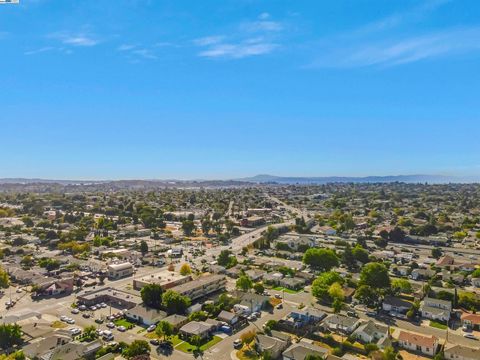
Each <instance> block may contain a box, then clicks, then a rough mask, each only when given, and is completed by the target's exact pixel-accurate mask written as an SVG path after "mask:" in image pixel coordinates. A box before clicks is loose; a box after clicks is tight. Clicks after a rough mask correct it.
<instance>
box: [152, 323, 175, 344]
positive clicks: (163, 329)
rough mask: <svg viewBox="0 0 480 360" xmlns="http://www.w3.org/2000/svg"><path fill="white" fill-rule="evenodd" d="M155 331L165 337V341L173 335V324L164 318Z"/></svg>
mask: <svg viewBox="0 0 480 360" xmlns="http://www.w3.org/2000/svg"><path fill="white" fill-rule="evenodd" d="M155 333H156V334H157V335H158V336H160V337H163V340H164V341H165V340H166V339H167V338H168V337H170V336H172V335H173V325H172V324H170V323H169V322H168V321H163V320H162V321H160V322H159V323H158V324H157V328H156V329H155Z"/></svg>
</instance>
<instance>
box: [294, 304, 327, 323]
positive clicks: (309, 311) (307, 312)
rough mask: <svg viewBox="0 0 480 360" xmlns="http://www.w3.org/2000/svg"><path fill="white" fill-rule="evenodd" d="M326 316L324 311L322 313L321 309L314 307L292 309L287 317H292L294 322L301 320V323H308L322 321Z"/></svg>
mask: <svg viewBox="0 0 480 360" xmlns="http://www.w3.org/2000/svg"><path fill="white" fill-rule="evenodd" d="M326 316H327V314H326V313H324V312H323V311H321V310H317V309H314V308H308V307H307V308H304V309H301V310H300V309H299V310H293V311H292V312H291V313H290V314H289V317H291V318H292V319H294V320H295V321H296V322H301V323H303V324H309V323H317V322H320V321H322V320H323V319H324V318H325V317H326Z"/></svg>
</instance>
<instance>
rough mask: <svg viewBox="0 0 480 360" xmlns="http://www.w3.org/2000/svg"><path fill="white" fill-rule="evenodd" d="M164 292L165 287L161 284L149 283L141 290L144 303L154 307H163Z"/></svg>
mask: <svg viewBox="0 0 480 360" xmlns="http://www.w3.org/2000/svg"><path fill="white" fill-rule="evenodd" d="M162 294H163V289H162V287H161V286H160V285H159V284H147V285H145V286H144V287H143V288H142V290H140V295H141V297H142V300H143V303H144V304H145V305H147V306H150V307H152V308H154V309H160V308H161V307H162Z"/></svg>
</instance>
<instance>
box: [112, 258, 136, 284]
mask: <svg viewBox="0 0 480 360" xmlns="http://www.w3.org/2000/svg"><path fill="white" fill-rule="evenodd" d="M107 273H108V278H109V279H111V280H116V279H121V278H124V277H127V276H131V275H132V274H133V265H132V264H130V263H129V262H124V263H121V264H110V265H108V267H107Z"/></svg>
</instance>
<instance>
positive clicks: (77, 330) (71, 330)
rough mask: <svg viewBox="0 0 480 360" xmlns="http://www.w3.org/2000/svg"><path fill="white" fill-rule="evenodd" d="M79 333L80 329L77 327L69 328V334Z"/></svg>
mask: <svg viewBox="0 0 480 360" xmlns="http://www.w3.org/2000/svg"><path fill="white" fill-rule="evenodd" d="M81 333H82V330H80V329H79V328H72V329H70V334H72V335H80V334H81Z"/></svg>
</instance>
